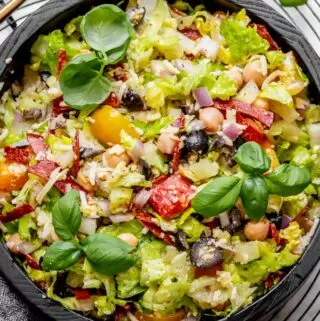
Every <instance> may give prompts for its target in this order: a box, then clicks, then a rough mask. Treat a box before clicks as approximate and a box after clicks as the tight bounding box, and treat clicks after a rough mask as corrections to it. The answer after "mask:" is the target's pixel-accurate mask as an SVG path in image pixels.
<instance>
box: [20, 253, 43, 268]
mask: <svg viewBox="0 0 320 321" xmlns="http://www.w3.org/2000/svg"><path fill="white" fill-rule="evenodd" d="M22 255H23V256H24V258H25V260H26V262H27V264H28V265H29V266H30V267H31V268H32V269H35V270H41V267H40V265H39V263H38V262H37V261H36V260H35V259H34V258H33V257H32V256H31V255H30V254H27V253H22Z"/></svg>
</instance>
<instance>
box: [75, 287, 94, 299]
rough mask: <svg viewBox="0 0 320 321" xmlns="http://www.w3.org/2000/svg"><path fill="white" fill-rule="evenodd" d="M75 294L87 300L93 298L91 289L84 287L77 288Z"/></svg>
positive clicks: (77, 297)
mask: <svg viewBox="0 0 320 321" xmlns="http://www.w3.org/2000/svg"><path fill="white" fill-rule="evenodd" d="M75 295H76V299H77V300H87V299H90V298H91V295H90V293H89V291H88V290H83V289H77V290H75Z"/></svg>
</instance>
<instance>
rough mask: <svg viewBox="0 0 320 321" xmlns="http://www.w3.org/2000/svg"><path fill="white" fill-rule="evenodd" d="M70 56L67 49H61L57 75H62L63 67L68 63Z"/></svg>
mask: <svg viewBox="0 0 320 321" xmlns="http://www.w3.org/2000/svg"><path fill="white" fill-rule="evenodd" d="M67 62H68V57H67V51H66V50H65V49H60V50H59V53H58V69H57V77H59V76H60V74H61V71H62V69H63V67H64V66H65V65H66V64H67Z"/></svg>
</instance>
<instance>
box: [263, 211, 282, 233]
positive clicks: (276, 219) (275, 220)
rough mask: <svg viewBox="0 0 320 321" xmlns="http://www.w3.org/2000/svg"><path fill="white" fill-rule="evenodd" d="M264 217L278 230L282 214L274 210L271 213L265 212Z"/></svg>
mask: <svg viewBox="0 0 320 321" xmlns="http://www.w3.org/2000/svg"><path fill="white" fill-rule="evenodd" d="M266 218H267V219H268V220H269V221H270V222H271V223H272V224H274V225H275V226H276V228H277V229H278V230H280V229H281V224H282V215H279V214H278V213H276V212H273V213H266Z"/></svg>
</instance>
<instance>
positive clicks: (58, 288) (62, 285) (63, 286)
mask: <svg viewBox="0 0 320 321" xmlns="http://www.w3.org/2000/svg"><path fill="white" fill-rule="evenodd" d="M66 280H67V273H58V275H57V280H56V282H55V283H54V286H53V293H54V294H56V295H57V296H59V297H60V298H68V297H72V296H74V291H73V290H72V289H71V288H70V287H69V286H68V285H67V283H66Z"/></svg>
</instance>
